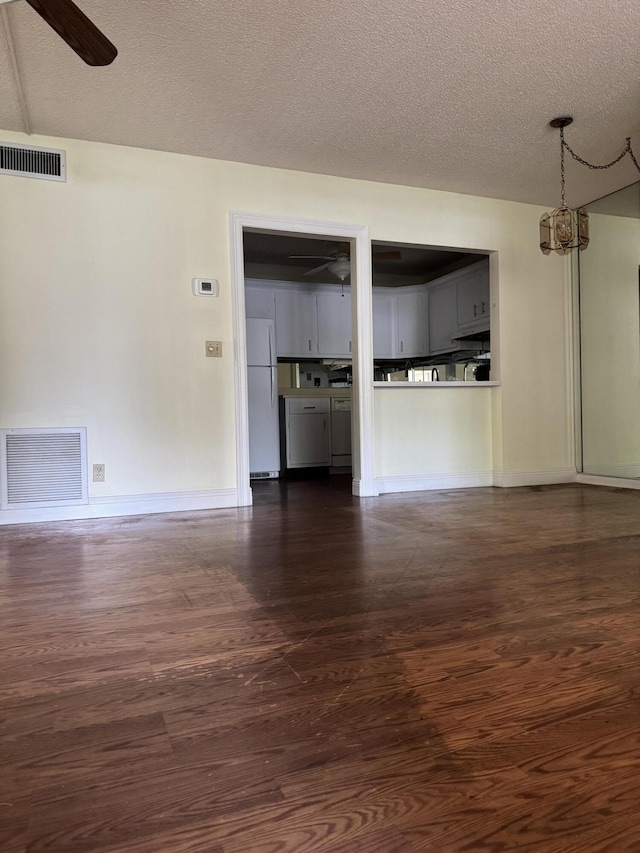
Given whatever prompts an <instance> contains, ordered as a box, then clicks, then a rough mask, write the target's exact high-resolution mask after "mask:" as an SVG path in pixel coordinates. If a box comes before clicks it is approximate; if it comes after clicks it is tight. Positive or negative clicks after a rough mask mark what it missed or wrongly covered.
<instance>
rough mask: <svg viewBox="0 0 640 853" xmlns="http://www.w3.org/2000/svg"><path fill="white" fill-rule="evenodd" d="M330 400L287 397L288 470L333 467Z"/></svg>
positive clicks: (286, 456) (286, 440)
mask: <svg viewBox="0 0 640 853" xmlns="http://www.w3.org/2000/svg"><path fill="white" fill-rule="evenodd" d="M329 404H330V400H329V399H328V398H321V397H320V398H319V397H287V398H286V399H285V401H284V422H285V461H286V467H287V468H315V467H321V466H324V465H327V466H328V465H331V436H330V430H329Z"/></svg>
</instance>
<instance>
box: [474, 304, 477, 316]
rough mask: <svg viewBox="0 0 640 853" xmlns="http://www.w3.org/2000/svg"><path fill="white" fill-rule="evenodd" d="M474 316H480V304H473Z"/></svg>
mask: <svg viewBox="0 0 640 853" xmlns="http://www.w3.org/2000/svg"><path fill="white" fill-rule="evenodd" d="M473 316H474V317H477V316H478V306H477V305H474V306H473Z"/></svg>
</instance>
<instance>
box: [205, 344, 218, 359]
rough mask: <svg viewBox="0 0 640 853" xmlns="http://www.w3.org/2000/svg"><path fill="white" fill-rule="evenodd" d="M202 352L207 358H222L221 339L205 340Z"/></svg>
mask: <svg viewBox="0 0 640 853" xmlns="http://www.w3.org/2000/svg"><path fill="white" fill-rule="evenodd" d="M204 354H205V355H206V356H207V358H222V341H205V342H204Z"/></svg>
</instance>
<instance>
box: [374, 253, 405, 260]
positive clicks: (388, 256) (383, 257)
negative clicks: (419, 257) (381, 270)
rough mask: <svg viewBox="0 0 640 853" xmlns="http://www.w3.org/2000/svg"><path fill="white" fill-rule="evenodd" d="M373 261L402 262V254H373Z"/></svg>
mask: <svg viewBox="0 0 640 853" xmlns="http://www.w3.org/2000/svg"><path fill="white" fill-rule="evenodd" d="M373 259H374V261H400V260H402V252H398V251H395V252H374V253H373Z"/></svg>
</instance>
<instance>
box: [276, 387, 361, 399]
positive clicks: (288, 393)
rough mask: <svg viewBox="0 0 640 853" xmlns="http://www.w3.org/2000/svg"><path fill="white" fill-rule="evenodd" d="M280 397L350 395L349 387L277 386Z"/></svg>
mask: <svg viewBox="0 0 640 853" xmlns="http://www.w3.org/2000/svg"><path fill="white" fill-rule="evenodd" d="M278 395H279V396H280V397H285V398H286V397H341V398H343V397H351V388H278Z"/></svg>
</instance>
